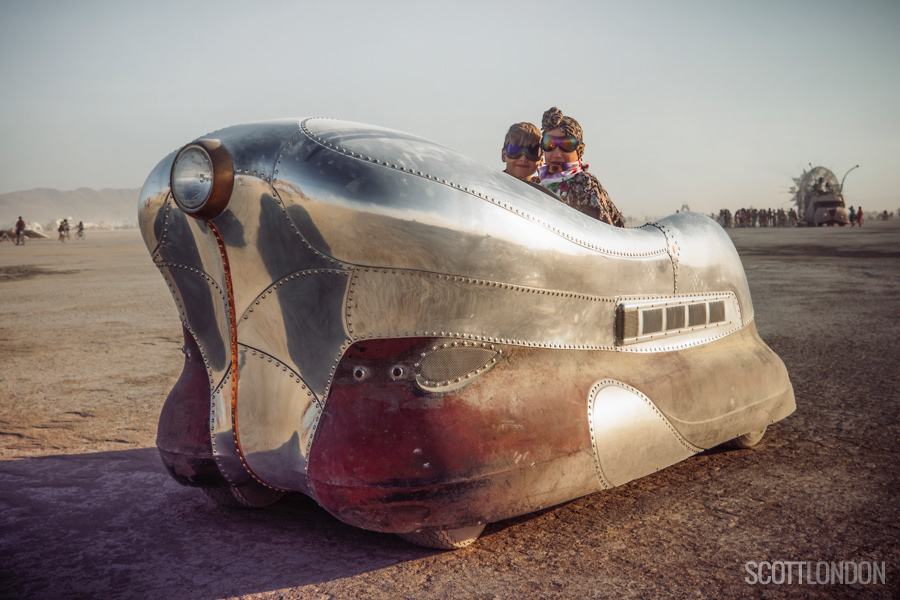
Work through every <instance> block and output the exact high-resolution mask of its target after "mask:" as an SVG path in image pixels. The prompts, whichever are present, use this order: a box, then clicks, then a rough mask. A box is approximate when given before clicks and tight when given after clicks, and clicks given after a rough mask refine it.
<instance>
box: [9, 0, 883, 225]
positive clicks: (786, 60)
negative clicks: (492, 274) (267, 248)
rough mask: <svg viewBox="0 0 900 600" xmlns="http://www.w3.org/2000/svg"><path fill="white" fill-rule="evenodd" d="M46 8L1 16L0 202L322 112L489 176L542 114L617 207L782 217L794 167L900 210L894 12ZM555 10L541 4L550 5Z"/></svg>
mask: <svg viewBox="0 0 900 600" xmlns="http://www.w3.org/2000/svg"><path fill="white" fill-rule="evenodd" d="M249 6H250V5H246V4H244V3H238V2H234V1H232V0H226V1H223V2H217V3H212V2H201V1H197V2H190V3H178V2H173V1H171V0H162V1H161V2H158V3H153V4H151V3H141V4H135V3H114V2H104V1H97V0H87V1H85V2H82V3H78V4H75V3H72V4H70V3H63V2H55V1H44V0H36V1H35V2H32V3H28V4H25V3H21V4H7V5H4V7H3V8H2V9H0V48H2V52H3V56H4V57H5V58H6V60H4V61H3V64H2V66H0V81H2V82H3V89H4V92H3V94H2V95H0V106H2V109H3V110H0V159H2V165H3V166H2V170H0V194H4V193H8V192H13V191H19V190H27V189H32V188H38V187H46V188H56V189H61V190H72V189H76V188H81V187H89V188H95V189H102V188H139V187H140V186H141V185H142V184H143V182H144V179H145V178H146V177H147V175H148V174H149V173H150V171H151V170H152V169H153V167H154V166H155V165H156V164H157V163H158V162H159V161H160V160H161V159H163V158H164V157H165V156H166V155H168V154H169V153H170V152H172V151H174V150H176V149H177V148H179V147H180V146H181V145H183V144H185V143H187V142H189V141H191V140H193V139H195V138H197V137H200V136H202V135H204V134H206V133H208V132H211V131H214V130H216V129H220V128H222V127H227V126H230V125H236V124H239V123H247V122H252V121H262V120H268V119H275V118H284V117H304V116H322V117H334V118H338V119H345V120H349V121H359V122H363V123H370V124H373V125H380V126H384V127H390V128H393V129H399V130H401V131H406V132H409V133H412V134H415V135H418V136H421V137H425V138H428V139H431V140H434V141H436V142H438V143H441V144H444V145H446V146H449V147H451V148H453V149H455V150H458V151H459V152H462V153H463V154H466V155H468V156H471V157H473V158H475V159H477V160H479V161H481V162H483V163H485V164H486V165H489V166H491V167H495V168H497V169H498V170H500V169H502V164H501V162H500V145H501V143H502V139H503V135H504V134H505V132H506V129H507V128H508V127H509V125H510V124H512V123H514V122H517V121H531V122H533V123H535V124H537V125H538V126H539V125H540V119H541V114H542V113H543V111H544V110H545V109H547V108H549V107H550V106H558V107H559V108H560V109H562V111H563V112H564V113H565V114H567V115H570V116H572V117H574V118H575V119H577V120H578V121H579V122H580V124H581V125H582V127H583V128H584V131H585V143H586V146H587V149H586V152H585V158H586V159H587V161H588V162H589V163H590V165H591V167H590V170H591V171H592V172H593V173H595V174H596V175H597V176H598V178H599V179H600V181H602V182H603V184H604V186H605V187H606V188H607V189H608V190H609V191H610V194H611V196H612V198H613V200H614V202H615V203H616V204H617V205H618V207H619V208H620V209H621V210H622V211H623V212H624V213H626V214H629V215H633V216H638V215H664V214H669V213H672V212H674V211H675V210H678V209H680V208H681V207H682V205H684V204H687V205H689V206H690V207H691V209H693V210H697V211H700V212H706V213H710V212H718V210H719V209H720V208H731V209H732V210H733V209H735V208H738V207H741V206H746V207H750V206H754V207H757V208H760V207H764V208H769V207H771V208H778V207H785V208H786V207H788V206H789V205H790V204H791V195H790V194H789V193H788V190H789V188H790V187H791V185H792V183H793V182H792V177H796V176H798V175H799V174H800V172H801V171H802V170H803V168H804V167H808V166H809V164H810V163H811V164H813V165H819V164H821V165H823V166H826V167H828V168H830V169H832V170H833V171H834V172H835V174H836V175H837V176H838V178H841V177H842V176H843V175H844V173H845V172H846V171H847V170H849V169H850V168H851V167H853V166H854V165H856V164H860V165H861V166H860V168H859V169H856V170H855V171H854V172H853V173H851V174H850V175H849V176H848V177H847V182H846V186H845V195H846V198H847V203H848V204H853V205H857V206H858V205H862V206H863V207H865V208H866V209H867V210H868V211H869V214H874V212H875V211H877V212H881V211H882V210H885V209H886V210H889V211H895V210H897V209H898V208H900V193H898V191H897V187H898V181H897V177H896V166H895V165H896V162H897V159H898V158H900V110H898V109H897V107H898V106H900V77H898V74H900V73H898V71H900V36H897V35H896V31H897V30H898V29H900V3H897V2H888V1H872V2H864V3H852V2H837V1H833V0H825V1H819V2H811V1H806V0H803V1H798V2H789V3H782V2H774V1H770V0H764V1H761V2H752V3H751V2H744V3H721V2H712V1H679V2H663V1H641V0H639V1H636V2H630V3H612V2H567V3H562V4H557V5H550V4H548V3H537V2H520V3H510V2H504V3H479V2H470V1H468V0H465V1H461V2H454V3H441V4H438V5H430V4H424V3H414V2H391V1H388V2H382V3H377V4H376V3H367V2H359V1H356V0H350V1H348V2H344V3H334V4H331V5H326V4H324V3H319V2H316V3H312V2H287V1H284V2H281V1H278V2H265V1H264V2H260V3H257V4H254V5H252V8H248V7H249ZM550 6H553V8H552V9H550V8H549V7H550Z"/></svg>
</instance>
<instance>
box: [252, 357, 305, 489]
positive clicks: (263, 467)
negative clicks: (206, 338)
mask: <svg viewBox="0 0 900 600" xmlns="http://www.w3.org/2000/svg"><path fill="white" fill-rule="evenodd" d="M239 355H240V359H239V365H240V368H239V381H240V384H239V386H238V408H237V430H238V432H239V434H240V438H239V439H240V445H241V450H242V453H243V456H244V460H245V461H246V463H247V466H248V467H249V468H250V469H251V470H252V472H253V473H254V475H256V477H258V478H260V479H261V480H263V481H265V482H266V483H267V484H268V485H271V486H274V487H277V488H281V489H289V490H297V491H303V492H307V493H309V491H310V490H309V487H308V484H307V480H306V468H307V462H308V451H309V444H310V442H311V441H312V436H313V434H315V427H316V423H317V422H318V419H319V410H318V408H319V405H320V401H319V399H318V398H317V397H316V396H315V395H314V394H313V393H312V391H311V390H310V389H309V386H308V385H306V383H304V381H303V379H302V378H301V376H300V374H299V373H297V372H296V371H294V370H293V369H291V368H290V367H289V366H288V365H286V364H283V363H281V362H280V361H278V360H277V359H275V358H273V357H272V356H271V355H268V354H266V353H264V352H260V351H257V350H253V349H250V348H248V347H246V346H242V347H241V349H240V353H239Z"/></svg>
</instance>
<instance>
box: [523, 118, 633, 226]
mask: <svg viewBox="0 0 900 600" xmlns="http://www.w3.org/2000/svg"><path fill="white" fill-rule="evenodd" d="M541 127H542V128H543V130H544V131H543V136H542V137H541V149H542V150H543V151H544V160H545V162H546V164H545V165H544V166H542V167H540V168H539V169H538V176H539V177H540V180H541V185H542V186H544V187H546V188H547V189H549V190H550V191H551V192H554V193H555V194H556V195H557V196H558V197H559V199H560V200H561V201H562V202H565V203H566V204H568V205H569V206H571V207H572V208H574V209H576V210H579V211H581V212H583V213H584V214H586V215H590V216H592V217H594V218H595V219H599V220H600V221H603V222H604V223H609V224H610V225H615V226H616V227H625V219H623V218H622V215H621V213H619V210H618V209H617V208H616V205H615V204H613V202H612V200H610V198H609V194H608V193H607V192H606V190H605V189H603V186H602V185H600V181H599V180H598V179H597V178H596V177H594V175H593V174H592V173H588V170H587V169H588V164H587V163H586V162H584V160H582V158H581V157H582V155H583V154H584V132H583V131H582V129H581V125H579V124H578V121H576V120H575V119H573V118H572V117H566V116H563V113H562V111H561V110H559V109H558V108H556V107H555V106H554V107H553V108H550V109H549V110H547V111H545V112H544V116H543V119H542V120H541Z"/></svg>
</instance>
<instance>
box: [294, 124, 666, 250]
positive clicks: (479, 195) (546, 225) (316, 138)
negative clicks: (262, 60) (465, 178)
mask: <svg viewBox="0 0 900 600" xmlns="http://www.w3.org/2000/svg"><path fill="white" fill-rule="evenodd" d="M315 119H317V117H310V118H307V119H303V120H302V121H301V122H300V129H301V130H302V131H303V133H304V134H305V135H306V136H307V137H308V138H309V139H310V140H312V141H313V142H315V143H317V144H319V145H320V146H322V147H323V148H325V149H327V150H331V151H333V152H338V153H340V154H344V155H346V156H349V157H350V158H354V159H357V160H362V161H365V162H369V163H373V164H375V165H380V166H382V167H386V168H389V169H393V170H395V171H400V172H403V173H406V174H407V175H411V176H413V177H419V178H422V179H427V180H429V181H433V182H435V183H439V184H442V185H445V186H447V187H450V188H453V189H456V190H459V191H461V192H464V193H467V194H469V195H470V196H474V197H476V198H479V199H481V200H484V201H486V202H489V203H491V204H493V205H495V206H498V207H500V208H503V209H504V210H506V211H508V212H510V213H512V214H514V215H517V216H519V217H522V218H524V219H526V220H528V221H531V222H532V223H535V224H537V225H540V226H541V227H543V228H544V229H546V230H548V231H552V232H553V233H555V234H556V235H558V236H560V237H562V238H563V239H566V240H568V241H570V242H572V243H574V244H577V245H579V246H581V247H583V248H588V249H590V250H594V251H596V252H600V253H602V254H607V255H610V256H619V257H623V258H645V257H651V256H660V255H662V254H667V253H668V252H669V249H668V247H664V248H660V249H658V250H651V251H647V252H624V251H620V250H612V249H609V248H604V247H602V246H599V245H597V244H592V243H590V242H588V241H586V240H583V239H581V238H578V237H576V236H574V235H570V234H568V233H566V232H564V231H563V230H561V229H558V228H556V227H553V226H552V225H550V224H549V223H546V222H545V221H542V220H541V219H538V218H537V217H535V216H533V215H531V214H530V213H527V212H525V211H524V210H520V209H514V208H512V207H511V206H510V205H509V204H507V203H506V202H502V201H500V200H497V199H496V198H494V197H492V196H489V195H487V194H484V193H481V192H476V191H475V190H471V189H469V188H468V187H465V186H462V185H459V184H457V183H453V182H450V181H447V180H446V179H440V178H438V177H436V176H432V175H429V174H425V173H422V172H421V171H416V170H413V169H408V168H405V167H401V166H398V165H396V164H393V163H388V162H387V161H381V160H378V159H376V158H374V157H371V156H364V155H362V154H358V153H356V152H351V151H348V150H347V149H346V148H341V147H340V146H338V145H336V144H333V143H331V142H329V141H327V140H325V139H324V138H321V137H319V136H317V135H316V134H314V133H313V132H312V131H310V130H309V127H308V126H307V122H308V121H311V120H315ZM611 227H612V226H611Z"/></svg>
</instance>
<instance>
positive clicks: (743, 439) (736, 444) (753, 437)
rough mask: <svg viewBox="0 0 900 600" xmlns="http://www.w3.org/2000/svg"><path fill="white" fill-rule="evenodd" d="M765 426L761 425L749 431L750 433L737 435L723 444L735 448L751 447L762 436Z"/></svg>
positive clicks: (764, 432) (764, 433)
mask: <svg viewBox="0 0 900 600" xmlns="http://www.w3.org/2000/svg"><path fill="white" fill-rule="evenodd" d="M766 429H767V428H766V427H763V428H762V429H760V430H759V431H751V432H750V433H745V434H744V435H741V436H738V437H736V438H734V439H733V440H729V441H727V442H725V446H726V447H728V448H733V449H735V450H744V449H745V448H752V447H753V446H755V445H757V444H758V443H759V441H760V440H761V439H763V436H764V435H766Z"/></svg>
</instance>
